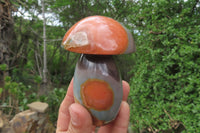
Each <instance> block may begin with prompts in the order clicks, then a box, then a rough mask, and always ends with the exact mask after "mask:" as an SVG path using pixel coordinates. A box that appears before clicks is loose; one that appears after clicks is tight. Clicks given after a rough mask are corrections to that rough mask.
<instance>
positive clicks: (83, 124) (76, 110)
mask: <svg viewBox="0 0 200 133" xmlns="http://www.w3.org/2000/svg"><path fill="white" fill-rule="evenodd" d="M122 86H123V101H122V103H121V106H120V110H119V113H118V115H117V117H116V119H115V120H114V121H112V122H110V123H109V124H107V125H105V126H101V127H100V128H99V130H98V133H127V130H128V124H129V115H130V109H129V105H128V103H127V102H126V100H127V98H128V94H129V91H130V87H129V84H128V83H127V82H126V81H122ZM95 128H96V127H95V126H94V125H93V124H92V117H91V115H90V113H89V112H88V111H87V109H85V108H84V107H83V106H82V105H80V104H78V103H75V101H74V95H73V79H72V81H71V82H70V84H69V87H68V90H67V94H66V96H65V98H64V100H63V101H62V103H61V105H60V109H59V114H58V121H57V129H56V133H94V132H95Z"/></svg>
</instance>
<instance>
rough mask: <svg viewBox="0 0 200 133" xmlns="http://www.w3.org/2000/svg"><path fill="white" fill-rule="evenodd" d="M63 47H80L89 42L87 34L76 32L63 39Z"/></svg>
mask: <svg viewBox="0 0 200 133" xmlns="http://www.w3.org/2000/svg"><path fill="white" fill-rule="evenodd" d="M63 44H64V46H65V48H71V47H81V46H85V45H88V44H89V41H88V37H87V34H86V33H85V32H76V33H75V34H72V35H71V36H70V37H69V38H68V39H66V40H65V41H64V43H63Z"/></svg>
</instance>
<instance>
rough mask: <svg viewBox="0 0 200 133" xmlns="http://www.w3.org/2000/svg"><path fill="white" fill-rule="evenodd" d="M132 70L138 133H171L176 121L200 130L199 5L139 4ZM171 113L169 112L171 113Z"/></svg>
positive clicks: (171, 1)
mask: <svg viewBox="0 0 200 133" xmlns="http://www.w3.org/2000/svg"><path fill="white" fill-rule="evenodd" d="M133 11H134V12H135V13H134V15H131V16H130V19H131V20H132V22H133V23H134V25H135V28H136V29H137V30H138V33H137V34H138V36H137V37H136V39H137V53H136V54H135V55H133V56H134V58H135V61H136V63H135V66H134V69H133V70H132V71H131V72H132V73H133V74H134V76H133V77H132V78H131V82H130V83H131V88H132V90H131V94H130V99H131V100H132V104H131V108H132V113H131V121H132V122H133V123H134V125H135V126H134V128H135V129H137V128H138V127H139V128H142V127H152V128H153V129H154V131H155V130H156V129H159V130H167V129H168V128H169V126H170V118H169V116H168V115H167V114H169V115H170V116H171V119H174V120H179V121H181V122H183V124H184V125H185V128H186V129H187V130H186V132H191V133H192V132H198V131H200V115H199V114H200V69H199V68H200V62H199V60H200V7H199V3H198V2H195V1H181V0H180V1H177V0H175V1H174V0H169V1H158V0H157V1H156V0H150V1H145V0H142V1H138V2H137V3H136V5H135V6H134V8H133ZM165 111H167V112H168V113H166V112H165Z"/></svg>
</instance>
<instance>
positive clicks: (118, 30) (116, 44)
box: [62, 16, 135, 55]
mask: <svg viewBox="0 0 200 133" xmlns="http://www.w3.org/2000/svg"><path fill="white" fill-rule="evenodd" d="M62 45H63V46H64V48H65V49H66V50H69V51H72V52H76V53H83V54H97V55H98V54H101V55H116V54H123V53H132V52H134V51H135V45H134V41H133V38H132V35H131V33H130V32H129V31H128V30H127V29H126V28H124V27H123V26H122V25H121V24H120V23H119V22H117V21H115V20H114V19H112V18H109V17H104V16H90V17H86V18H84V19H82V20H80V21H79V22H77V23H76V24H75V25H73V26H72V27H71V28H70V29H69V30H68V31H67V33H66V34H65V36H64V38H63V41H62Z"/></svg>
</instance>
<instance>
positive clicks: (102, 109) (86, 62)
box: [74, 54, 123, 126]
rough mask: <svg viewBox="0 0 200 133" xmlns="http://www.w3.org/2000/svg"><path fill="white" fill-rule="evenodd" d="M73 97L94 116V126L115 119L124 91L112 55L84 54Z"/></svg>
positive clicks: (78, 69)
mask: <svg viewBox="0 0 200 133" xmlns="http://www.w3.org/2000/svg"><path fill="white" fill-rule="evenodd" d="M74 96H75V99H76V101H77V102H79V103H80V104H82V105H83V106H85V107H86V108H87V109H88V110H89V112H90V113H91V115H92V116H93V118H94V119H93V120H94V125H98V126H100V125H102V124H105V123H108V122H110V121H112V120H113V119H114V118H115V117H116V115H117V113H118V110H119V107H120V104H121V101H122V97H123V91H122V82H121V77H120V73H119V70H118V68H117V66H116V64H115V61H114V59H113V57H112V56H111V55H88V54H82V55H81V56H80V58H79V60H78V63H77V65H76V69H75V74H74Z"/></svg>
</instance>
